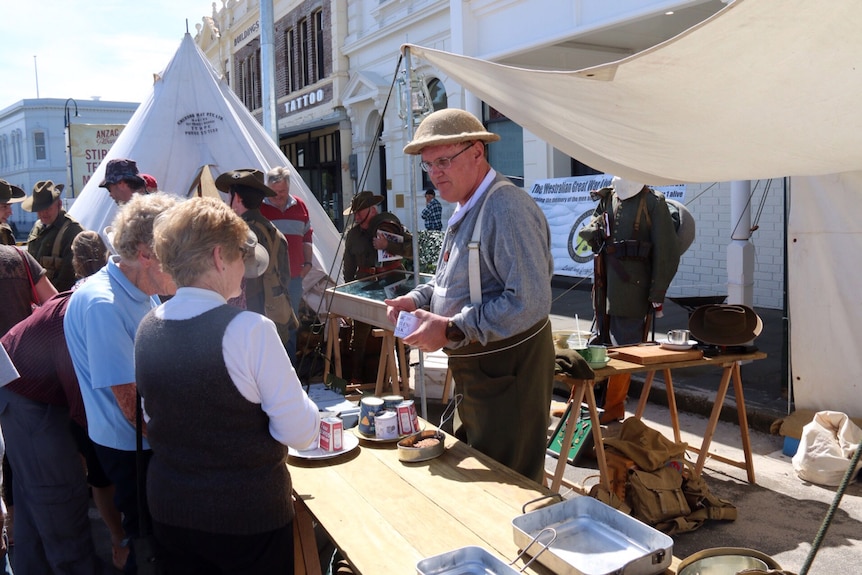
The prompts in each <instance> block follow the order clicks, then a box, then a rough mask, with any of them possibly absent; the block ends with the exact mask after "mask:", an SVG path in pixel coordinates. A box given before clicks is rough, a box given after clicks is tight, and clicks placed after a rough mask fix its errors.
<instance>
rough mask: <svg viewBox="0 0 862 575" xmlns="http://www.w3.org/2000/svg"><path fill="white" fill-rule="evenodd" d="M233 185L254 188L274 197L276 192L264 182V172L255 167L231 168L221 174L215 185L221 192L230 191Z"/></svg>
mask: <svg viewBox="0 0 862 575" xmlns="http://www.w3.org/2000/svg"><path fill="white" fill-rule="evenodd" d="M231 186H245V187H248V188H254V189H256V190H259V191H260V192H262V193H263V195H264V196H268V197H272V196H274V195H275V192H274V191H273V190H272V188H270V187H269V186H267V185H266V184H265V183H264V173H263V172H261V171H260V170H255V169H254V168H242V169H239V170H231V171H230V172H225V173H223V174H221V175H220V176H219V177H218V178H216V181H215V187H216V188H218V190H219V191H220V192H224V193H226V194H227V193H230V188H231Z"/></svg>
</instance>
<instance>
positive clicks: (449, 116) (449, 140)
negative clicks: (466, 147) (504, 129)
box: [404, 108, 500, 155]
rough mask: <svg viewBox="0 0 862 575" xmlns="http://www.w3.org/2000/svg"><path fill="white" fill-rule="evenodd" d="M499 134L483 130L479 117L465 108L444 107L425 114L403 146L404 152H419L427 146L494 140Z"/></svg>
mask: <svg viewBox="0 0 862 575" xmlns="http://www.w3.org/2000/svg"><path fill="white" fill-rule="evenodd" d="M499 139H500V136H498V135H497V134H494V133H492V132H489V131H487V130H485V126H483V125H482V122H480V121H479V119H478V118H477V117H476V116H474V115H473V114H471V113H470V112H467V111H465V110H459V109H458V108H446V109H444V110H437V111H436V112H434V113H432V114H430V115H429V116H427V117H426V118H425V119H424V120H422V123H421V124H419V127H418V128H416V133H415V134H413V141H412V142H410V143H409V144H407V145H406V146H404V153H405V154H413V155H416V154H420V153H421V152H422V149H423V148H427V147H428V146H444V145H447V144H458V143H460V142H471V141H474V140H480V141H482V142H496V141H497V140H499Z"/></svg>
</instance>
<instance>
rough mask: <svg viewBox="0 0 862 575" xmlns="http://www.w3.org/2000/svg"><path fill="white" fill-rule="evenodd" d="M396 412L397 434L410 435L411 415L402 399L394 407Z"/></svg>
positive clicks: (411, 428)
mask: <svg viewBox="0 0 862 575" xmlns="http://www.w3.org/2000/svg"><path fill="white" fill-rule="evenodd" d="M395 412H396V413H397V414H398V434H399V435H410V434H411V433H413V417H412V416H411V415H410V406H409V405H407V404H406V402H404V401H402V402H401V403H399V404H398V406H397V407H396V408H395Z"/></svg>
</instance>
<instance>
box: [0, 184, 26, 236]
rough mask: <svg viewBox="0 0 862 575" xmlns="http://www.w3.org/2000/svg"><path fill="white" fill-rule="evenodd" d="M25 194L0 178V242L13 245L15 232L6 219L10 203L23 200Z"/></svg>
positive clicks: (8, 214)
mask: <svg viewBox="0 0 862 575" xmlns="http://www.w3.org/2000/svg"><path fill="white" fill-rule="evenodd" d="M25 196H26V194H25V193H24V190H22V189H21V188H19V187H18V186H13V185H12V184H10V183H9V182H7V181H6V180H0V244H3V245H7V246H14V245H15V243H16V242H15V234H14V233H12V226H10V225H9V224H8V223H7V221H8V220H9V216H11V215H12V204H15V203H18V202H21V201H23V200H24V197H25Z"/></svg>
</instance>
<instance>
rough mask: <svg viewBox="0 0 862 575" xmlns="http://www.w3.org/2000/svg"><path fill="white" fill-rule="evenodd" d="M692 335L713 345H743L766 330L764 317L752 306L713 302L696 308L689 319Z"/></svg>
mask: <svg viewBox="0 0 862 575" xmlns="http://www.w3.org/2000/svg"><path fill="white" fill-rule="evenodd" d="M688 329H689V331H690V332H691V335H692V336H694V337H695V339H698V340H700V341H702V342H704V343H709V344H712V345H742V344H745V343H748V342H749V341H751V340H753V339H754V338H755V337H757V336H758V335H760V332H761V331H763V321H762V320H761V319H760V316H758V315H757V313H756V312H755V311H754V310H753V309H751V308H750V307H748V306H745V305H737V304H710V305H702V306H700V307H699V308H697V309H695V310H694V312H693V313H692V314H691V317H690V318H689V320H688Z"/></svg>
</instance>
